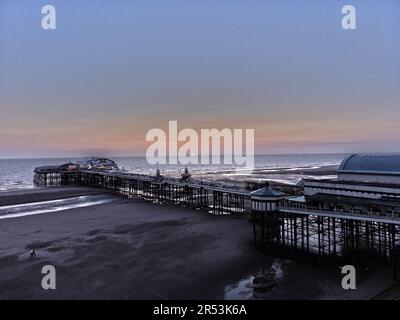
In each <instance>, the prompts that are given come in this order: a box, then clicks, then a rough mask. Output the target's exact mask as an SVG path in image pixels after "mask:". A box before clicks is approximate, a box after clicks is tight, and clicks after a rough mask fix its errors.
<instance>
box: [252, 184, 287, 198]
mask: <svg viewBox="0 0 400 320" xmlns="http://www.w3.org/2000/svg"><path fill="white" fill-rule="evenodd" d="M250 195H251V196H252V197H282V196H284V195H285V194H284V193H283V192H281V191H279V190H275V189H272V188H271V187H270V186H269V187H264V188H261V189H258V190H256V191H253V192H251V193H250Z"/></svg>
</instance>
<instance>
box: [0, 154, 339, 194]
mask: <svg viewBox="0 0 400 320" xmlns="http://www.w3.org/2000/svg"><path fill="white" fill-rule="evenodd" d="M346 156H347V155H346V154H291V155H290V154H286V155H256V156H255V159H254V163H255V165H254V170H252V171H251V172H248V171H246V170H244V169H242V168H241V167H240V166H234V165H221V164H218V165H214V164H207V165H204V164H198V165H190V166H188V168H189V170H190V172H191V173H192V174H193V175H194V176H196V175H197V176H202V175H205V174H206V175H207V177H209V178H212V177H213V175H215V176H216V177H217V176H218V177H228V178H230V179H233V178H235V177H240V176H246V178H252V177H254V178H257V179H265V180H275V181H278V182H282V183H287V184H295V183H297V182H298V181H300V180H301V178H303V177H304V176H300V175H299V174H297V173H293V174H291V173H290V172H291V171H295V170H301V169H318V168H323V167H327V166H336V165H339V164H340V162H341V161H342V160H343V159H344V158H345V157H346ZM111 159H112V160H114V161H116V162H117V164H118V166H119V168H124V169H126V170H127V171H128V172H132V173H142V174H154V172H155V170H156V169H157V168H159V169H160V170H161V172H162V173H163V174H168V175H170V176H174V175H176V176H179V175H180V174H181V173H182V170H183V169H184V167H185V166H184V165H160V166H156V165H150V164H149V163H148V162H147V160H146V158H145V157H139V156H136V157H115V158H111ZM78 160H82V158H79V157H70V158H43V159H39V158H35V159H0V191H9V190H15V189H30V188H35V186H34V184H33V170H34V169H35V168H36V167H39V166H45V165H60V164H64V163H67V162H70V161H71V162H74V161H78ZM276 170H284V171H286V172H285V174H280V175H277V174H272V173H274V171H276ZM330 177H331V176H320V177H319V178H330Z"/></svg>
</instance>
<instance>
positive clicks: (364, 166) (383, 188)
mask: <svg viewBox="0 0 400 320" xmlns="http://www.w3.org/2000/svg"><path fill="white" fill-rule="evenodd" d="M304 194H305V195H306V196H313V195H315V194H319V195H321V194H325V195H335V196H350V197H359V198H369V199H380V198H382V197H385V198H387V197H395V198H400V154H353V155H350V156H348V157H347V158H345V159H344V160H343V161H342V163H341V165H340V167H339V170H338V177H337V178H336V179H328V180H319V181H315V180H305V181H304Z"/></svg>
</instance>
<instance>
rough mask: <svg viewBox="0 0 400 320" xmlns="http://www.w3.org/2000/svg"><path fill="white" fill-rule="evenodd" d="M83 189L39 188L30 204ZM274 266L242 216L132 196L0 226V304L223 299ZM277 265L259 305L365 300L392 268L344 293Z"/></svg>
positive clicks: (325, 274) (288, 265)
mask: <svg viewBox="0 0 400 320" xmlns="http://www.w3.org/2000/svg"><path fill="white" fill-rule="evenodd" d="M88 191H90V190H87V189H75V191H74V190H72V188H68V189H65V193H64V192H63V189H62V188H55V189H42V190H36V191H34V192H33V191H32V192H31V196H29V197H27V198H26V199H29V201H32V200H34V201H40V200H43V199H49V197H51V196H50V195H49V194H51V193H53V194H56V193H58V195H57V197H65V196H71V192H72V193H73V196H76V195H77V194H79V193H83V194H87V192H88ZM92 191H93V190H92ZM94 192H95V191H94ZM20 193H21V192H17V193H14V194H12V193H11V194H10V193H7V194H6V193H2V194H0V203H8V204H9V203H13V201H17V200H18V201H19V202H21V201H22V198H21V194H20ZM33 193H34V194H36V195H33ZM6 195H7V197H8V198H7V200H5V199H1V198H3V197H5V196H6ZM41 195H42V196H43V197H42V196H41ZM13 199H14V200H13ZM32 247H34V248H35V249H36V251H37V257H35V258H30V257H29V249H30V248H32ZM274 261H276V259H274V258H272V257H269V256H268V255H265V254H263V253H260V252H258V251H256V250H255V249H254V247H253V243H252V228H251V224H250V223H249V222H248V220H247V218H246V217H235V216H230V217H227V216H212V215H209V214H207V213H205V212H199V211H195V210H192V209H189V208H182V207H176V206H169V205H168V206H160V205H155V204H151V203H148V202H143V201H139V200H133V199H123V198H118V199H117V200H116V201H114V202H112V203H108V204H102V205H97V206H92V207H86V208H78V209H71V210H65V211H60V212H54V213H46V214H40V215H35V216H27V217H22V218H13V219H4V220H0V299H12V298H17V299H202V298H204V299H223V298H224V288H225V287H226V286H227V285H229V284H234V283H236V282H238V281H240V280H241V279H244V278H246V277H248V276H249V275H252V274H254V273H255V272H257V270H259V269H269V268H270V267H271V265H272V263H273V262H274ZM46 264H52V265H54V266H55V267H56V270H57V289H56V290H43V289H42V288H41V279H42V276H43V275H42V274H41V268H42V266H43V265H46ZM283 264H284V269H285V275H284V277H283V280H281V282H280V284H279V286H278V287H276V288H275V289H273V290H271V292H268V293H266V294H265V296H264V298H268V299H324V298H343V299H354V298H356V299H358V298H371V297H373V296H375V295H377V294H378V293H379V292H381V291H382V290H384V289H385V288H387V287H388V286H389V285H390V284H392V280H391V273H390V270H382V269H379V270H370V271H369V272H368V273H363V274H361V275H360V277H359V279H358V283H357V286H358V289H357V290H355V291H344V290H343V289H341V286H340V281H341V274H340V270H339V269H338V268H336V267H335V268H331V269H319V268H317V267H315V266H309V265H307V264H303V263H298V262H294V261H284V263H283Z"/></svg>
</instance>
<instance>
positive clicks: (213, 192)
mask: <svg viewBox="0 0 400 320" xmlns="http://www.w3.org/2000/svg"><path fill="white" fill-rule="evenodd" d="M393 157H395V159H393ZM359 158H360V157H358V158H357V157H355V156H352V160H351V161H353V162H352V163H351V166H348V167H351V170H349V169H346V166H347V161H349V160H348V159H346V160H344V163H343V164H342V165H341V169H340V170H339V176H338V178H337V179H328V180H319V181H316V180H309V181H307V180H306V181H304V182H303V183H304V185H303V186H302V195H300V196H299V195H290V194H286V193H283V192H282V191H280V190H277V189H274V188H272V187H271V186H266V187H263V188H261V189H258V190H256V191H252V190H249V189H247V188H244V187H239V186H235V185H233V184H228V183H218V182H212V181H204V180H200V179H193V178H192V177H191V175H190V173H189V171H188V170H187V169H186V170H185V172H184V173H183V174H182V175H181V177H180V178H173V177H164V176H162V175H161V174H160V171H159V170H157V174H156V175H152V176H150V175H145V174H133V173H125V172H121V171H115V170H113V168H114V167H115V166H116V164H114V163H113V162H112V161H110V160H106V159H101V160H100V165H98V166H97V167H96V164H95V163H92V165H91V166H78V165H75V164H65V165H62V166H54V167H53V166H51V167H39V168H36V169H35V178H34V180H35V182H36V183H37V184H40V185H44V186H64V185H66V186H67V185H74V186H85V187H92V188H99V189H104V190H108V191H109V192H112V193H115V194H118V195H121V196H124V197H127V198H141V199H144V200H148V201H151V202H153V203H157V204H164V203H171V204H174V205H179V206H185V207H186V206H187V207H192V208H193V209H196V210H202V211H206V212H208V213H210V214H214V215H228V214H242V215H243V214H244V215H246V214H247V216H248V217H249V219H250V220H251V222H252V226H253V237H254V245H255V247H256V248H258V249H260V250H262V251H266V252H268V253H269V254H272V255H276V256H286V257H289V258H291V259H297V258H307V260H309V259H311V260H315V261H316V262H318V263H320V264H321V263H322V264H323V263H328V264H331V263H332V262H333V263H336V262H339V261H341V262H345V263H350V264H353V263H357V262H359V261H367V263H369V262H370V261H385V262H390V263H392V264H393V273H394V277H395V279H398V278H399V275H400V170H398V168H396V167H395V168H394V169H393V163H395V164H396V165H397V163H400V157H399V158H397V156H393V155H390V156H373V159H372V160H371V159H370V158H371V157H370V158H368V159H367V161H366V160H365V159H364V158H362V157H361V160H362V161H361V162H362V163H361V164H359V163H358V162H359V161H360V160H359ZM376 158H378V159H376ZM382 162H383V163H382ZM387 163H389V165H388V164H387ZM368 165H369V166H372V168H371V169H370V170H369V169H368ZM357 166H360V167H362V168H363V170H364V171H360V170H356V169H357ZM388 167H389V169H390V170H392V171H393V172H391V171H390V170H389V169H388ZM354 168H356V169H354ZM365 168H367V169H365ZM368 170H369V171H368ZM379 170H381V171H382V173H380V171H379ZM357 175H362V179H359V178H358V176H357ZM349 177H351V179H349ZM365 177H367V180H365V179H366V178H365ZM371 177H372V178H371ZM380 179H381V181H380ZM371 180H373V181H371Z"/></svg>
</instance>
